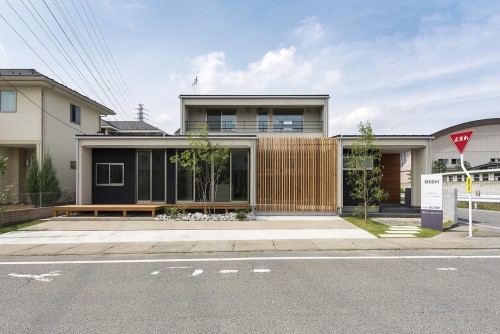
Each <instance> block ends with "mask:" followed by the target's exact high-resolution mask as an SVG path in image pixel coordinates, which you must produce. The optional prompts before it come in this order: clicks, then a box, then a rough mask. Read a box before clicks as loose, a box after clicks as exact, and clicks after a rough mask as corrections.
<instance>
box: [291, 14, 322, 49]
mask: <svg viewBox="0 0 500 334" xmlns="http://www.w3.org/2000/svg"><path fill="white" fill-rule="evenodd" d="M293 33H294V34H295V35H296V36H298V37H299V38H300V39H301V40H302V43H303V44H310V43H314V42H316V41H319V40H320V39H321V38H323V36H324V35H325V31H324V30H323V26H322V25H321V23H320V22H318V19H317V18H316V17H314V16H310V17H308V18H306V19H304V20H302V21H300V25H299V27H298V28H297V29H295V30H294V31H293Z"/></svg>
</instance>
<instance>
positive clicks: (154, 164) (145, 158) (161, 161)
mask: <svg viewBox="0 0 500 334" xmlns="http://www.w3.org/2000/svg"><path fill="white" fill-rule="evenodd" d="M137 202H143V203H148V202H162V203H165V150H139V151H137Z"/></svg>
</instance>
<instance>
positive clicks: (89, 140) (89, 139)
mask: <svg viewBox="0 0 500 334" xmlns="http://www.w3.org/2000/svg"><path fill="white" fill-rule="evenodd" d="M75 138H76V139H77V141H78V145H79V146H80V147H86V148H134V149H166V148H189V147H191V146H190V145H189V138H188V137H187V136H166V137H163V136H154V137H153V136H149V137H138V136H93V135H92V136H85V135H84V136H75ZM208 139H209V140H210V141H211V142H212V143H214V144H219V145H221V146H230V147H232V148H249V147H251V146H252V145H253V144H254V143H255V142H256V141H257V137H256V136H210V137H208Z"/></svg>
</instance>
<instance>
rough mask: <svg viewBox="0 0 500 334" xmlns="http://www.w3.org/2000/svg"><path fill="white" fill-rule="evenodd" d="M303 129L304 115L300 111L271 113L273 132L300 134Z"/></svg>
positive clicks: (275, 111)
mask: <svg viewBox="0 0 500 334" xmlns="http://www.w3.org/2000/svg"><path fill="white" fill-rule="evenodd" d="M303 129H304V114H303V111H302V109H297V110H274V111H273V130H274V131H283V132H302V131H303Z"/></svg>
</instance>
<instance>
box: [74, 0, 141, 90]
mask: <svg viewBox="0 0 500 334" xmlns="http://www.w3.org/2000/svg"><path fill="white" fill-rule="evenodd" d="M80 2H81V0H80ZM85 2H86V3H87V7H88V8H89V11H90V13H91V14H92V18H93V19H94V22H95V24H96V27H97V30H98V31H99V34H100V35H101V37H102V40H103V42H104V45H105V46H106V48H107V50H108V53H109V55H110V58H111V60H112V61H113V64H114V65H115V67H116V70H117V72H118V75H119V76H120V79H121V80H122V81H123V86H124V88H125V89H126V90H127V92H128V94H129V95H130V96H132V94H131V93H130V90H129V88H128V86H127V83H126V82H125V80H124V79H123V76H122V73H121V71H120V69H119V68H118V66H117V64H116V61H115V58H114V57H113V53H111V49H110V48H109V45H108V43H107V42H106V39H105V38H104V35H103V33H102V30H101V28H100V26H99V23H98V22H97V20H96V18H95V15H94V12H93V11H92V7H90V4H89V2H88V0H85Z"/></svg>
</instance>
